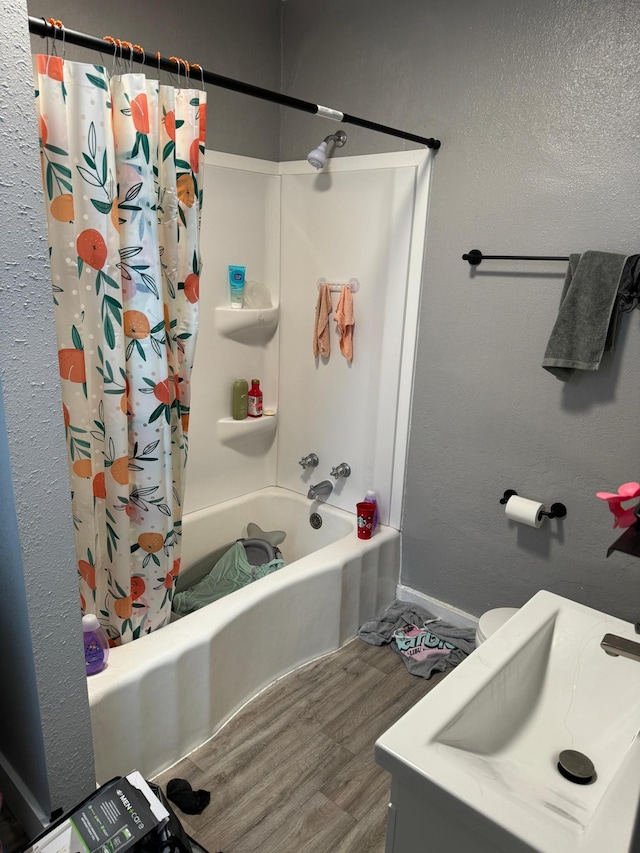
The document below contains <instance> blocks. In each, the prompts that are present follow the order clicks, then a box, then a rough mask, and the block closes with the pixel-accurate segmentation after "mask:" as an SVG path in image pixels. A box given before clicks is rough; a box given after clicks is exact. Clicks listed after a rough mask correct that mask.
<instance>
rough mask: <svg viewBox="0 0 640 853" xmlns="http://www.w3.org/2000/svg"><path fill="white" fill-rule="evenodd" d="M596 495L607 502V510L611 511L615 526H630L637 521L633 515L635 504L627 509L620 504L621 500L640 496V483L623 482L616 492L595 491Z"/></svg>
mask: <svg viewBox="0 0 640 853" xmlns="http://www.w3.org/2000/svg"><path fill="white" fill-rule="evenodd" d="M596 497H597V498H600V499H601V500H603V501H607V503H608V504H609V510H610V511H611V512H612V513H613V515H614V517H615V520H614V522H613V526H614V528H615V527H631V525H632V524H635V522H636V521H637V518H636V515H635V509H636V507H635V505H634V506H632V507H629V508H628V509H626V508H624V507H623V506H622V502H623V501H629V500H632V499H633V498H637V497H640V483H623V484H622V485H621V486H620V488H619V489H618V491H617V493H615V494H614V493H612V492H596Z"/></svg>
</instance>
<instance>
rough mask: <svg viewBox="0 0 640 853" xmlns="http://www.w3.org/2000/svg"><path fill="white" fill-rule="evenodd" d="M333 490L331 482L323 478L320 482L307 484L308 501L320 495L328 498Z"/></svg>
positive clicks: (316, 498)
mask: <svg viewBox="0 0 640 853" xmlns="http://www.w3.org/2000/svg"><path fill="white" fill-rule="evenodd" d="M332 490H333V483H331V482H329V480H323V481H322V482H321V483H316V485H315V486H309V492H308V493H307V497H308V498H309V500H310V501H315V500H318V498H320V497H325V498H328V497H329V495H330V494H331V492H332Z"/></svg>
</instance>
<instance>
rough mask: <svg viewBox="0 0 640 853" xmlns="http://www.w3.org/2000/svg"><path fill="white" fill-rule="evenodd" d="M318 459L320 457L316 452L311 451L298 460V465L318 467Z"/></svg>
mask: <svg viewBox="0 0 640 853" xmlns="http://www.w3.org/2000/svg"><path fill="white" fill-rule="evenodd" d="M318 461H319V460H318V457H317V456H316V454H315V453H309V454H308V455H307V456H303V457H302V459H301V460H300V461H299V462H298V465H302V467H303V468H316V467H317V465H318Z"/></svg>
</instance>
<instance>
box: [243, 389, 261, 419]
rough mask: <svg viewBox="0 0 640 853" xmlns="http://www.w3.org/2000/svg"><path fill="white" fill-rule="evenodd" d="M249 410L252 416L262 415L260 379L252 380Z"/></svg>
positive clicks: (258, 416) (259, 416)
mask: <svg viewBox="0 0 640 853" xmlns="http://www.w3.org/2000/svg"><path fill="white" fill-rule="evenodd" d="M247 403H248V411H247V414H248V415H249V417H250V418H261V417H262V391H261V390H260V380H259V379H252V380H251V390H250V391H249V394H248V396H247Z"/></svg>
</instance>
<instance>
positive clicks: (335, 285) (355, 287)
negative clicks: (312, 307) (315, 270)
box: [317, 278, 360, 293]
mask: <svg viewBox="0 0 640 853" xmlns="http://www.w3.org/2000/svg"><path fill="white" fill-rule="evenodd" d="M321 284H328V285H329V290H330V291H331V292H332V293H337V292H339V291H340V290H342V288H343V287H348V288H350V289H351V293H357V292H358V291H359V290H360V282H359V281H358V279H357V278H350V279H349V281H346V282H344V283H341V282H337V281H327V280H326V278H319V279H318V285H317V286H318V290H320V285H321Z"/></svg>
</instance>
